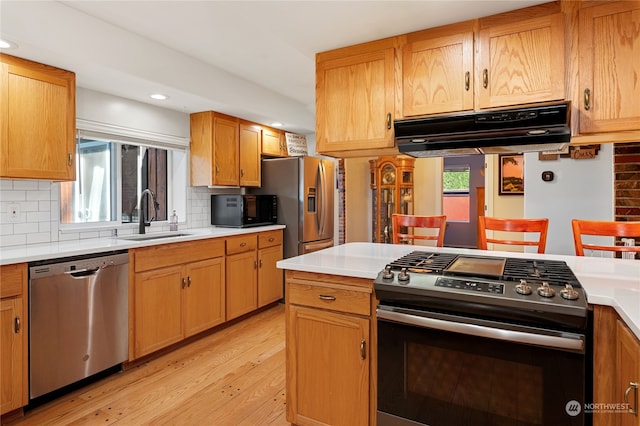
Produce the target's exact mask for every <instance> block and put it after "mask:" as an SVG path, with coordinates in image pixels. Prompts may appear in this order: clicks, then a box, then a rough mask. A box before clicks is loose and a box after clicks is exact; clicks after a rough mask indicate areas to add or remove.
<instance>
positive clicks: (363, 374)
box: [277, 243, 640, 424]
mask: <svg viewBox="0 0 640 426" xmlns="http://www.w3.org/2000/svg"><path fill="white" fill-rule="evenodd" d="M414 250H426V251H430V252H437V253H455V254H461V255H484V256H491V257H499V256H501V255H502V256H507V255H508V257H513V258H523V259H524V258H529V259H531V258H534V259H539V260H540V261H549V260H556V261H557V260H559V261H564V262H566V263H567V265H568V266H569V267H570V268H571V269H572V271H573V272H574V274H575V275H576V277H577V278H578V280H579V281H580V284H581V285H582V287H583V289H584V290H585V292H586V294H587V301H588V302H589V305H590V307H592V308H593V327H594V332H593V334H594V338H593V345H594V357H593V358H594V360H593V362H594V367H593V368H590V367H587V373H588V374H589V373H590V372H593V374H594V393H593V402H594V403H605V402H621V403H622V401H623V398H624V396H623V394H624V392H625V390H626V388H627V387H628V386H629V381H637V380H638V379H639V377H637V376H638V375H640V367H639V366H638V365H637V362H638V361H637V356H638V354H639V353H640V343H638V339H639V338H640V262H637V261H627V260H619V259H604V258H590V257H576V256H561V255H538V254H532V253H511V252H509V253H508V254H507V253H500V252H489V251H480V250H468V249H453V248H435V247H418V246H404V245H386V244H374V243H349V244H345V245H341V246H336V247H333V248H330V249H326V250H323V251H320V252H316V253H311V254H307V255H303V256H299V257H295V258H290V259H285V260H281V261H279V262H278V263H277V266H278V267H279V268H282V269H284V270H286V290H285V294H286V297H285V299H286V303H287V304H286V315H287V355H288V361H287V362H288V364H287V369H288V372H287V391H288V392H287V410H288V412H287V419H288V421H291V422H293V423H299V424H307V423H311V422H312V421H314V420H316V421H320V422H323V423H330V424H371V422H372V421H373V419H375V417H376V410H377V409H376V398H377V386H378V383H377V362H378V359H377V350H376V348H377V339H378V337H379V336H378V332H379V330H378V327H376V306H377V298H376V294H375V292H374V290H373V280H374V279H375V278H376V277H377V275H378V273H379V272H380V271H381V270H382V269H383V268H384V266H385V265H387V264H388V263H390V262H392V261H393V260H395V259H397V258H399V257H402V256H405V255H406V254H408V253H410V252H412V251H414ZM534 292H535V289H534ZM556 297H558V296H556ZM616 329H617V330H618V332H617V334H616ZM612 330H613V331H612ZM311 332H314V333H315V334H314V337H313V338H311V337H307V336H308V335H309V334H310V333H311ZM625 333H626V334H625ZM318 336H322V337H318ZM625 336H626V337H625ZM629 338H630V339H632V346H631V349H629V346H628V345H627V343H628V340H629ZM623 339H627V340H623ZM625 342H627V343H625ZM350 344H352V345H350ZM633 345H637V346H633ZM311 346H313V348H312V347H311ZM349 346H353V348H352V349H349ZM322 348H330V350H323V349H322ZM625 350H626V352H625ZM625 354H627V355H630V357H628V356H626V355H625ZM634 355H635V357H636V358H635V359H634ZM334 358H339V359H340V360H341V363H340V364H339V365H337V364H332V360H333V359H334ZM314 363H315V364H314ZM319 363H329V364H324V365H330V366H331V368H326V369H320V368H318V365H322V364H319ZM612 365H615V366H616V367H615V368H611V366H612ZM314 367H315V368H314ZM328 370H330V371H328ZM629 372H631V373H630V374H634V375H635V376H633V377H623V375H624V374H629ZM337 379H340V380H343V384H342V386H343V388H342V389H343V392H340V399H346V400H348V401H349V402H351V403H352V404H353V403H358V402H360V403H362V402H363V401H365V402H366V401H367V400H368V401H369V404H368V405H367V404H364V406H363V405H362V404H361V405H351V406H350V407H351V409H349V410H342V411H341V405H340V406H335V402H332V401H331V396H330V395H331V390H332V386H333V387H336V386H337V385H336V384H335V380H337ZM310 381H315V382H314V385H313V386H311V385H309V384H308V383H309V382H310ZM332 381H334V383H331V382H332ZM345 383H351V385H350V386H352V388H350V390H349V391H347V392H345V391H344V389H345V387H344V386H346V385H345ZM314 389H315V392H314ZM318 389H320V390H321V391H322V392H318V391H317V390H318ZM633 391H634V390H633V389H632V390H631V393H632V394H633ZM318 395H329V396H328V397H327V398H320V397H319V396H318ZM311 396H314V397H315V399H313V400H312V402H310V400H309V398H310V397H311ZM631 399H633V398H631ZM631 405H633V402H632V403H631ZM354 406H355V407H362V409H354V408H353V407H354ZM329 407H332V409H331V410H330V409H329ZM593 413H594V424H613V423H608V421H609V420H607V419H612V418H613V417H611V416H614V417H615V416H619V415H622V414H620V413H599V412H597V411H594V412H593ZM625 415H627V414H625ZM341 416H342V417H341ZM629 416H631V414H629Z"/></svg>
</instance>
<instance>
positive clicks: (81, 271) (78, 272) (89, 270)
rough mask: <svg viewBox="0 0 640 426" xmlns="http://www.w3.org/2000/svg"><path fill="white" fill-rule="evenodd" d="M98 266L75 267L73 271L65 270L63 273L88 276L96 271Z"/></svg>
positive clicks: (76, 276)
mask: <svg viewBox="0 0 640 426" xmlns="http://www.w3.org/2000/svg"><path fill="white" fill-rule="evenodd" d="M99 269H100V268H87V269H76V270H74V271H65V274H67V275H71V276H72V277H73V278H84V277H90V276H92V275H95V274H97V273H98V270H99Z"/></svg>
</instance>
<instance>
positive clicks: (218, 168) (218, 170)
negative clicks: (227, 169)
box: [216, 164, 220, 175]
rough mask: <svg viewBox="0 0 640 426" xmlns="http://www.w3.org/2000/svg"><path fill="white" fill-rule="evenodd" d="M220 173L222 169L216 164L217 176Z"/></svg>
mask: <svg viewBox="0 0 640 426" xmlns="http://www.w3.org/2000/svg"><path fill="white" fill-rule="evenodd" d="M218 173H220V167H218V165H217V164H216V175H217V174H218Z"/></svg>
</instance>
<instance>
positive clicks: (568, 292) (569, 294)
mask: <svg viewBox="0 0 640 426" xmlns="http://www.w3.org/2000/svg"><path fill="white" fill-rule="evenodd" d="M560 296H562V298H563V299H567V300H577V299H578V297H579V295H578V292H577V291H575V290H574V289H573V286H572V285H571V284H566V285H565V287H564V288H563V289H562V290H560Z"/></svg>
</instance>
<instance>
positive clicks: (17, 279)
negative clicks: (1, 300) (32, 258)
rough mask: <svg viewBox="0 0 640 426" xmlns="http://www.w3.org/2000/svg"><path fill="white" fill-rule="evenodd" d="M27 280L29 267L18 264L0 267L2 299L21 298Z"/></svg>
mask: <svg viewBox="0 0 640 426" xmlns="http://www.w3.org/2000/svg"><path fill="white" fill-rule="evenodd" d="M26 280H27V265H26V264H25V263H17V264H15V265H4V266H1V267H0V283H2V285H0V297H12V296H20V295H21V294H22V288H23V285H24V283H25V282H26Z"/></svg>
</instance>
